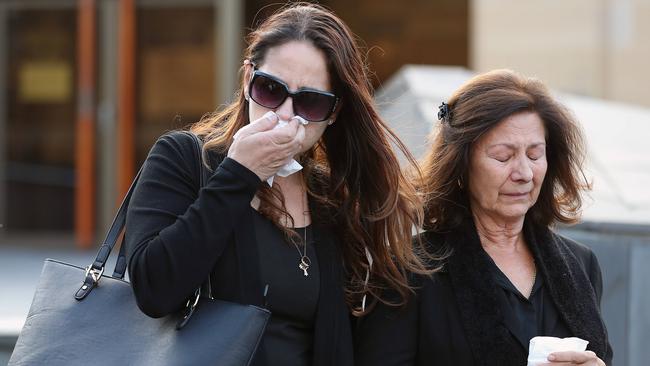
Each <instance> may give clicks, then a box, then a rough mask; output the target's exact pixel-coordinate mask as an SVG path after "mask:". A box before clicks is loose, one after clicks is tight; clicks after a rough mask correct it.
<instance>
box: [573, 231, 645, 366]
mask: <svg viewBox="0 0 650 366" xmlns="http://www.w3.org/2000/svg"><path fill="white" fill-rule="evenodd" d="M622 228H623V230H621V227H611V226H610V227H608V225H604V224H597V225H593V224H585V225H579V226H577V227H574V228H570V229H563V230H561V232H562V233H563V234H564V235H566V236H568V237H570V238H572V239H574V240H576V241H579V242H581V243H583V244H586V245H588V246H589V247H591V248H592V250H593V251H594V252H595V253H596V256H597V257H598V261H599V262H600V267H601V270H602V273H603V298H602V302H601V309H602V313H603V317H604V319H605V324H606V325H607V331H608V333H609V340H610V342H611V344H612V348H613V349H614V363H613V364H614V365H616V366H624V365H627V366H636V365H647V364H648V362H649V360H650V349H649V348H648V346H647V345H648V339H650V281H648V279H649V278H650V266H648V263H650V232H649V230H648V228H645V230H639V231H637V232H634V231H630V230H625V227H622Z"/></svg>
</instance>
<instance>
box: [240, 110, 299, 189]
mask: <svg viewBox="0 0 650 366" xmlns="http://www.w3.org/2000/svg"><path fill="white" fill-rule="evenodd" d="M277 123H278V116H277V115H276V114H275V113H273V112H269V113H267V114H265V115H264V116H263V117H262V118H260V119H258V120H256V121H253V122H252V123H250V124H248V125H246V126H244V127H242V128H241V129H240V130H239V131H237V133H236V134H235V139H234V141H233V143H232V145H230V149H229V150H228V157H229V158H231V159H234V160H236V161H237V162H238V163H240V164H241V165H243V166H245V167H246V168H248V169H250V170H251V171H252V172H253V173H255V174H256V175H257V176H258V177H259V178H260V179H261V180H263V181H264V180H267V179H268V178H270V177H272V176H273V175H275V173H276V172H277V171H278V170H279V169H280V168H281V167H282V166H283V165H284V164H286V163H287V162H289V161H290V160H291V159H292V158H293V157H294V156H295V155H296V154H298V153H299V152H300V150H301V147H302V142H303V140H304V139H305V127H304V126H303V125H302V124H300V123H299V122H298V121H297V119H295V118H293V119H291V120H290V121H289V123H288V124H287V125H286V126H283V127H279V128H275V126H276V125H277ZM274 128H275V129H274Z"/></svg>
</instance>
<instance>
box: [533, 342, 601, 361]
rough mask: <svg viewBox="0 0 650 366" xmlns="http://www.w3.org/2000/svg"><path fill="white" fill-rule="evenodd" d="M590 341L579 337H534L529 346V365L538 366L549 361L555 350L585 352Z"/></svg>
mask: <svg viewBox="0 0 650 366" xmlns="http://www.w3.org/2000/svg"><path fill="white" fill-rule="evenodd" d="M587 344H589V342H588V341H585V340H584V339H580V338H577V337H570V338H557V337H533V339H531V340H530V346H529V347H528V365H527V366H537V365H540V364H543V363H548V362H549V361H548V355H550V354H551V353H553V352H563V351H577V352H583V351H585V350H586V349H587Z"/></svg>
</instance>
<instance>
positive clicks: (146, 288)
mask: <svg viewBox="0 0 650 366" xmlns="http://www.w3.org/2000/svg"><path fill="white" fill-rule="evenodd" d="M193 144H194V142H193V141H192V137H191V136H188V135H186V134H184V133H180V132H172V133H170V134H167V135H164V136H162V137H161V138H160V139H159V140H158V141H157V142H156V144H155V145H154V146H153V148H152V149H151V151H150V153H149V156H148V157H147V160H146V161H145V163H144V168H143V171H142V175H141V177H140V180H139V181H138V184H137V186H136V188H135V191H134V193H133V197H132V199H131V202H130V205H129V209H128V213H127V222H126V249H127V257H128V266H129V267H128V268H129V276H130V280H131V283H132V286H133V289H134V292H135V296H136V300H137V303H138V306H140V308H141V309H142V311H143V312H145V313H146V314H148V315H150V316H153V317H160V316H165V315H167V314H170V313H173V312H175V311H178V310H179V309H181V308H182V306H183V305H184V302H185V301H186V299H187V298H188V297H189V296H190V294H191V293H192V292H193V291H194V290H195V289H196V288H197V287H199V286H200V285H201V284H202V283H203V282H205V280H206V279H207V278H208V275H210V278H211V284H212V291H213V296H214V297H215V298H218V299H224V300H228V301H234V302H240V303H246V304H254V305H262V304H263V288H262V284H261V283H260V276H259V268H258V264H257V263H258V260H259V258H258V253H257V247H256V242H255V233H254V230H252V229H251V228H252V227H253V222H252V219H253V218H252V211H251V209H250V202H251V200H252V198H253V196H254V195H255V193H256V191H257V189H258V188H259V186H260V184H261V181H260V179H259V178H258V177H257V175H255V174H254V173H253V172H251V171H250V170H248V169H247V168H246V167H244V166H243V165H241V164H239V163H237V162H236V161H235V160H232V159H229V158H225V159H224V158H223V156H219V155H218V154H216V153H210V154H209V156H208V158H209V161H210V163H212V164H213V165H212V166H214V167H216V169H215V170H214V172H213V173H211V176H210V178H209V179H208V180H207V182H206V185H205V186H204V187H203V188H202V189H201V190H200V192H199V185H200V180H199V179H200V178H199V177H200V175H199V174H200V172H199V169H200V168H199V165H198V164H197V162H198V161H200V160H199V159H200V157H199V156H198V155H197V153H196V149H195V148H194V145H193ZM314 210H316V208H314ZM312 212H313V211H312ZM313 230H314V239H315V245H314V246H315V248H316V252H317V256H318V261H319V267H320V271H321V273H320V293H319V300H318V309H317V312H316V319H315V330H314V345H313V346H314V348H313V350H314V362H313V365H351V364H352V359H353V356H352V336H351V330H350V317H349V312H348V309H347V306H346V304H345V299H344V294H343V270H342V259H341V254H340V250H339V245H340V241H339V240H338V239H337V238H336V237H333V236H332V235H329V234H327V233H328V232H330V231H329V230H324V228H323V226H320V225H319V223H318V222H316V221H314V222H313ZM261 363H264V362H263V361H262V362H261ZM256 364H259V362H258V363H256Z"/></svg>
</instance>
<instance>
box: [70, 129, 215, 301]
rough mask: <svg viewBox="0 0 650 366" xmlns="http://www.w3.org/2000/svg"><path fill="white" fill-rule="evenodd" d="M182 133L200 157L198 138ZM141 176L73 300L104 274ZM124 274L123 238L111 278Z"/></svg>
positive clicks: (133, 183) (117, 215) (131, 187)
mask: <svg viewBox="0 0 650 366" xmlns="http://www.w3.org/2000/svg"><path fill="white" fill-rule="evenodd" d="M182 132H184V133H186V134H187V135H190V136H192V139H193V140H194V143H195V149H196V150H197V152H198V154H199V157H201V156H202V154H201V150H202V147H201V141H200V139H199V138H198V136H196V135H195V134H193V133H192V132H189V131H182ZM199 167H200V168H201V170H200V172H201V174H200V187H199V189H201V188H202V187H203V185H204V184H205V174H204V172H203V170H204V169H203V163H202V159H200V160H199ZM141 174H142V167H140V169H139V170H138V173H137V174H136V176H135V178H134V179H133V182H132V183H131V186H130V187H129V190H128V191H127V192H126V195H125V196H124V199H123V200H122V203H121V204H120V208H119V209H118V210H117V214H116V215H115V218H114V219H113V222H112V223H111V226H110V229H109V230H108V233H107V234H106V238H105V239H104V242H103V243H102V245H101V246H100V247H99V250H98V251H97V256H96V257H95V260H94V261H93V263H92V264H91V265H89V266H88V267H86V274H85V278H84V281H83V284H82V285H81V287H80V288H79V289H78V290H77V292H76V293H75V295H74V297H75V299H77V300H83V299H84V298H85V297H86V296H88V294H89V293H90V292H91V291H92V290H93V288H95V287H96V286H97V283H98V282H99V280H100V278H101V276H102V274H103V273H104V268H105V266H106V261H108V257H109V256H110V254H111V252H112V251H113V248H114V247H115V244H116V243H117V240H118V239H119V237H120V234H122V232H123V229H124V226H125V224H126V211H127V209H128V207H129V202H130V201H131V196H132V195H133V191H134V190H135V186H136V184H137V182H138V180H139V179H140V175H141ZM125 272H126V255H125V245H124V238H122V243H121V245H120V252H119V255H118V257H117V262H116V263H115V269H114V271H113V277H115V278H119V279H122V278H124V273H125ZM208 281H209V278H208ZM197 291H198V292H199V294H200V289H198V290H197Z"/></svg>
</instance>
